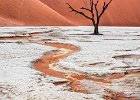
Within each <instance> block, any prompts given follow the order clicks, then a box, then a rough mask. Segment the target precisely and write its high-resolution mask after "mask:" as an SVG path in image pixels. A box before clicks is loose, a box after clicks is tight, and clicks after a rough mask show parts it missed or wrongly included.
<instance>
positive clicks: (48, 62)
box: [34, 41, 110, 93]
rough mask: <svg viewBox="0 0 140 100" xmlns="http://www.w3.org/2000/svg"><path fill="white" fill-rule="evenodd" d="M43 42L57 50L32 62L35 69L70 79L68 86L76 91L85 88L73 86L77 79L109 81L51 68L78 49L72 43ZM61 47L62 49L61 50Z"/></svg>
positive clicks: (83, 91)
mask: <svg viewBox="0 0 140 100" xmlns="http://www.w3.org/2000/svg"><path fill="white" fill-rule="evenodd" d="M43 44H45V45H48V46H52V47H56V48H58V49H59V50H54V51H52V52H51V53H50V54H46V55H44V56H43V57H42V58H41V59H39V60H37V61H36V62H35V63H34V66H35V69H36V70H38V71H41V72H43V73H45V74H47V75H50V76H54V77H59V78H64V79H67V80H69V81H70V84H69V86H70V87H71V89H72V90H73V91H76V92H82V93H85V91H86V90H84V89H83V88H82V89H77V88H75V87H77V85H76V84H75V83H77V81H80V80H83V79H86V80H93V81H97V82H102V83H110V82H109V81H107V80H104V79H101V78H97V77H95V78H94V77H91V76H88V75H84V74H81V73H79V74H73V73H71V75H67V73H64V72H59V71H56V70H54V69H53V64H54V63H56V62H58V61H59V60H62V59H64V58H66V57H68V55H70V54H72V53H74V52H77V51H78V50H79V48H78V47H76V46H74V45H71V44H63V43H54V42H47V41H43ZM61 49H64V51H62V50H61Z"/></svg>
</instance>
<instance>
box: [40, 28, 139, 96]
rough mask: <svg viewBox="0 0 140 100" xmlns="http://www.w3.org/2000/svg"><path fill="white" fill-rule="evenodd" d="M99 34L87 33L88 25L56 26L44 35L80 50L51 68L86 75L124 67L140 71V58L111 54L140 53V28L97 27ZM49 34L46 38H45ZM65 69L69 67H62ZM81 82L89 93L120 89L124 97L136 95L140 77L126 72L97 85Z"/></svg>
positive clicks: (117, 70) (101, 93)
mask: <svg viewBox="0 0 140 100" xmlns="http://www.w3.org/2000/svg"><path fill="white" fill-rule="evenodd" d="M100 30H101V33H103V34H104V35H103V36H91V35H89V34H90V33H92V28H91V27H59V28H55V30H54V32H52V33H50V34H49V35H48V34H47V35H46V36H45V34H44V35H43V36H42V38H44V37H48V39H52V40H53V41H55V42H60V43H70V44H74V45H76V46H78V47H79V48H80V51H79V52H77V53H74V54H73V55H71V56H69V57H68V58H66V59H65V60H62V61H60V62H58V63H57V64H55V68H54V69H55V70H58V71H65V72H67V73H69V72H70V73H71V72H73V73H74V72H81V73H85V74H89V75H104V74H113V73H118V72H126V71H128V70H140V58H139V57H138V58H137V57H132V58H129V57H128V58H124V59H123V58H122V59H115V58H113V57H115V56H120V55H140V28H139V27H133V28H132V27H121V28H117V27H100ZM49 36H50V37H49ZM65 69H69V71H68V70H65ZM80 83H81V85H82V84H83V85H82V86H83V87H85V88H88V87H89V90H90V91H89V92H90V93H93V94H97V95H103V94H104V93H105V90H108V89H109V90H112V91H114V92H116V93H117V92H122V93H124V94H125V95H126V96H128V97H130V96H136V97H138V98H140V96H139V95H140V88H139V83H140V76H139V75H134V76H133V75H129V76H127V77H124V78H121V79H117V80H113V83H112V84H111V85H101V84H100V83H96V82H94V83H93V81H88V80H82V81H80Z"/></svg>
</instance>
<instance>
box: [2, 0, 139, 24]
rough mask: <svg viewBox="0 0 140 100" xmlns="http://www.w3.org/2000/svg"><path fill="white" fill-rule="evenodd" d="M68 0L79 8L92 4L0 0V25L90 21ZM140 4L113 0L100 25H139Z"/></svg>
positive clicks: (84, 1) (59, 0)
mask: <svg viewBox="0 0 140 100" xmlns="http://www.w3.org/2000/svg"><path fill="white" fill-rule="evenodd" d="M67 2H68V3H70V4H71V5H72V6H73V7H75V8H76V9H78V8H80V7H82V5H84V6H87V7H88V6H89V5H88V0H0V26H17V25H26V26H30V25H35V26H37V25H50V26H52V25H57V26H59V25H62V26H67V25H91V22H90V21H89V20H87V19H86V18H84V17H82V16H81V15H78V14H77V15H75V14H74V13H70V9H68V6H67V5H66V3H67ZM139 4H140V0H113V2H112V3H111V4H110V6H109V8H108V10H107V11H106V13H105V14H104V15H103V17H102V19H101V22H100V25H107V26H140V8H139ZM99 6H100V5H99ZM100 7H101V6H100ZM100 7H99V8H100Z"/></svg>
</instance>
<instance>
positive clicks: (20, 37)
mask: <svg viewBox="0 0 140 100" xmlns="http://www.w3.org/2000/svg"><path fill="white" fill-rule="evenodd" d="M30 38H31V36H9V37H0V40H20V39H30Z"/></svg>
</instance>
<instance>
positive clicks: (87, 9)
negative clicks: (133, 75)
mask: <svg viewBox="0 0 140 100" xmlns="http://www.w3.org/2000/svg"><path fill="white" fill-rule="evenodd" d="M81 9H84V10H87V11H89V12H91V10H90V9H88V8H85V7H82V8H81Z"/></svg>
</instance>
